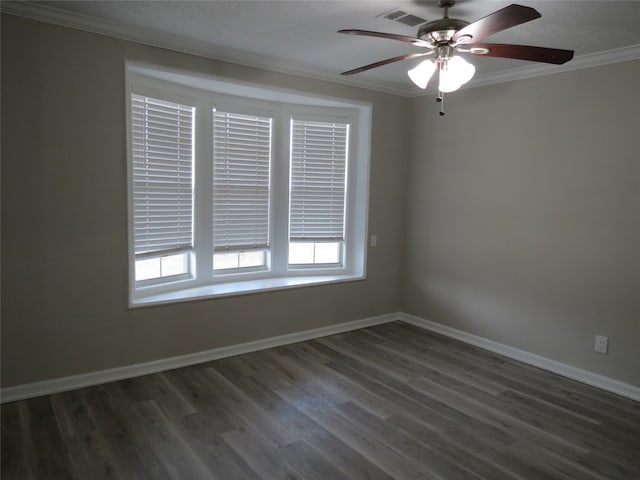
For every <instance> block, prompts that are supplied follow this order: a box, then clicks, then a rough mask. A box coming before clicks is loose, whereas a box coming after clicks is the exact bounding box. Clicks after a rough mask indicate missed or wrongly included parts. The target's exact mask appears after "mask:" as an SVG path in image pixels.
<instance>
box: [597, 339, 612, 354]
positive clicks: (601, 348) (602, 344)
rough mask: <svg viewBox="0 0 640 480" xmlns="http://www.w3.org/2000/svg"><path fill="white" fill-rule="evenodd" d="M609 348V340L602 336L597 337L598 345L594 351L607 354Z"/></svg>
mask: <svg viewBox="0 0 640 480" xmlns="http://www.w3.org/2000/svg"><path fill="white" fill-rule="evenodd" d="M608 348H609V338H608V337H603V336H602V335H596V344H595V346H594V347H593V349H594V350H595V351H596V352H598V353H604V354H606V353H607V349H608Z"/></svg>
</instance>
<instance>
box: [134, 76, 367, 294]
mask: <svg viewBox="0 0 640 480" xmlns="http://www.w3.org/2000/svg"><path fill="white" fill-rule="evenodd" d="M127 87H128V98H127V106H128V109H127V111H128V119H127V126H128V141H129V154H128V188H129V202H128V203H129V246H130V247H129V248H130V275H129V278H130V304H131V305H132V306H136V305H147V304H156V303H163V302H175V301H181V300H187V299H191V298H199V297H215V296H219V295H233V294H239V293H247V292H254V291H262V290H269V289H278V288H290V287H295V286H302V285H310V284H317V283H326V282H336V281H348V280H357V279H362V278H364V265H365V255H366V214H367V183H368V154H369V148H368V146H369V123H370V115H371V111H370V110H371V108H370V106H368V105H366V104H359V103H356V102H349V101H344V100H339V99H329V98H322V97H316V96H307V95H305V94H302V93H299V92H291V91H287V92H285V91H281V90H278V91H275V90H269V89H266V88H265V87H259V86H249V85H245V84H243V85H237V84H233V83H230V82H227V81H222V80H219V79H213V78H211V79H203V78H201V77H191V76H189V75H188V74H176V73H171V72H162V71H159V70H154V69H149V68H148V67H138V66H131V65H129V66H128V68H127Z"/></svg>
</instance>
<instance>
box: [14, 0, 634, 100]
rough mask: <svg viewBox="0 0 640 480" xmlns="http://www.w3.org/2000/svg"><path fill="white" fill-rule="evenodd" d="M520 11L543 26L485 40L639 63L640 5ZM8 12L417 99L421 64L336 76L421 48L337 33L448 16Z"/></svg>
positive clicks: (356, 7)
mask: <svg viewBox="0 0 640 480" xmlns="http://www.w3.org/2000/svg"><path fill="white" fill-rule="evenodd" d="M511 3H514V2H510V1H498V0H495V1H479V0H462V1H458V2H457V4H456V5H455V6H454V7H453V8H452V9H451V11H450V16H451V17H456V18H462V19H464V20H467V21H470V22H472V21H474V20H477V19H479V18H481V17H483V16H485V15H487V14H489V13H491V12H493V11H495V10H498V9H500V8H503V7H505V6H507V5H509V4H511ZM517 3H520V4H524V5H527V6H530V7H533V8H535V9H537V10H538V11H539V12H540V13H541V14H542V18H540V19H537V20H534V21H532V22H529V23H526V24H523V25H520V26H516V27H513V28H511V29H509V30H506V31H503V32H501V33H498V34H496V35H493V36H491V37H489V38H487V39H486V40H485V41H489V42H499V43H517V44H525V45H538V46H544V47H555V48H565V49H571V50H575V51H576V56H577V57H576V59H575V60H573V61H572V62H576V61H577V62H578V64H579V63H580V61H581V60H582V62H583V63H584V59H586V58H590V57H593V55H590V54H595V53H599V52H605V51H607V52H608V51H611V50H618V49H621V48H623V47H630V46H635V47H637V48H631V49H629V48H627V49H626V50H625V52H627V53H626V57H624V58H627V57H628V56H629V55H631V56H632V57H634V58H637V57H640V53H638V52H640V1H589V0H587V1H578V0H573V1H551V0H543V1H529V0H522V1H519V2H517ZM2 8H3V11H7V12H9V13H18V14H22V15H26V16H31V17H33V18H39V19H42V20H48V21H54V22H56V23H62V24H66V25H73V26H79V27H81V28H88V29H89V30H93V31H98V32H101V33H112V34H114V35H117V36H120V37H124V38H130V39H135V40H139V41H144V42H147V43H152V44H156V45H160V46H164V47H169V48H175V49H178V50H182V51H190V52H193V53H198V54H201V55H206V56H210V57H213V58H219V59H223V60H230V61H236V62H239V63H244V64H248V65H255V66H260V67H266V68H271V69H274V70H279V71H285V72H292V73H301V74H306V75H314V76H319V77H321V78H326V79H333V80H336V81H342V82H345V83H351V84H359V85H363V86H369V87H372V88H377V89H380V90H386V91H391V92H394V93H401V94H406V95H413V94H416V93H418V92H420V91H419V90H418V89H417V88H416V87H414V86H413V85H412V84H411V82H410V81H409V79H408V77H407V75H406V71H407V69H408V68H410V67H411V66H412V65H414V64H415V63H417V62H418V61H419V60H413V61H405V62H400V63H396V64H392V65H387V66H384V67H380V68H377V69H374V70H371V71H368V72H364V73H361V74H358V75H356V76H353V77H348V78H347V77H341V76H340V75H339V73H340V72H342V71H345V70H349V69H351V68H354V67H358V66H361V65H365V64H368V63H372V62H375V61H378V60H382V59H385V58H388V57H393V56H396V55H401V54H404V53H409V52H412V51H418V50H420V49H418V48H417V47H413V46H411V45H407V44H404V43H401V42H394V41H392V40H385V39H378V38H369V37H356V36H351V35H339V34H338V33H336V32H337V30H339V29H344V28H358V29H364V30H376V31H383V32H390V33H398V34H402V35H411V36H415V34H416V32H417V28H418V27H409V26H405V25H403V24H401V23H398V22H394V21H391V20H388V19H386V18H384V17H383V16H382V14H383V13H385V12H388V11H390V10H393V9H396V8H400V9H402V10H404V11H406V12H409V13H412V14H414V15H417V16H419V17H421V18H424V19H425V20H434V19H437V18H440V17H441V16H442V10H441V9H440V8H439V7H438V3H437V2H436V1H418V0H391V1H378V0H376V1H370V0H355V1H346V0H342V1H335V0H306V1H305V0H289V1H274V0H257V1H250V0H235V1H220V0H214V1H100V0H96V1H41V2H10V1H3V2H2ZM629 52H631V53H629ZM614 56H615V55H614ZM618 56H620V55H618ZM473 63H474V64H475V65H476V67H477V73H476V80H475V82H476V84H482V83H489V81H490V80H491V79H494V80H499V79H501V78H503V77H504V78H508V77H509V75H511V76H514V75H515V76H517V74H518V72H521V73H524V74H526V72H527V69H530V70H531V68H532V67H535V68H536V69H537V70H535V72H541V73H544V72H552V71H554V70H553V69H559V67H556V66H546V65H545V66H544V67H540V64H532V63H529V62H523V61H515V60H507V59H496V58H474V59H473ZM570 63H571V62H570ZM567 65H569V64H567ZM541 68H542V70H541ZM533 71H534V70H532V72H533ZM538 74H539V73H538ZM524 76H526V75H524ZM483 79H484V82H483Z"/></svg>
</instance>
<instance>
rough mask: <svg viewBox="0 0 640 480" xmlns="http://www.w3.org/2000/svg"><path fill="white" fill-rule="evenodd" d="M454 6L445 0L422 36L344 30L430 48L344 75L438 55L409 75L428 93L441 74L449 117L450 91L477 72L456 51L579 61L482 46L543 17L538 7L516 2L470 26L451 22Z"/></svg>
mask: <svg viewBox="0 0 640 480" xmlns="http://www.w3.org/2000/svg"><path fill="white" fill-rule="evenodd" d="M454 4H455V2H454V1H453V0H441V1H440V7H441V8H443V9H444V17H443V18H441V19H438V20H433V21H431V22H427V23H425V24H423V25H422V26H421V27H420V28H419V29H418V35H417V37H409V36H405V35H397V34H392V33H383V32H372V31H368V30H357V29H350V30H340V31H338V33H346V34H351V35H363V36H369V37H378V38H386V39H390V40H397V41H401V42H405V43H408V44H410V45H413V46H416V47H419V48H426V49H429V51H428V52H422V53H409V54H405V55H400V56H397V57H393V58H388V59H386V60H381V61H379V62H375V63H371V64H369V65H364V66H362V67H359V68H355V69H353V70H349V71H346V72H343V73H342V75H353V74H355V73H360V72H364V71H366V70H370V69H372V68H376V67H381V66H383V65H387V64H390V63H394V62H398V61H401V60H408V59H412V58H416V57H422V56H425V55H434V58H433V59H432V60H431V59H428V60H423V61H422V62H420V63H419V64H418V65H416V66H415V67H414V68H411V69H410V70H409V71H408V72H407V74H408V75H409V78H410V79H411V81H412V82H413V83H414V84H416V85H417V86H418V87H419V88H422V89H425V88H427V85H428V84H429V80H431V78H432V77H433V75H434V74H435V72H436V70H437V71H438V77H439V78H438V98H437V100H438V102H440V105H441V107H440V115H441V116H442V115H444V101H443V99H444V93H450V92H454V91H456V90H458V89H459V88H460V87H461V86H462V85H464V84H465V83H467V82H468V81H469V80H471V79H472V78H473V75H474V74H475V70H476V69H475V66H474V65H472V64H471V63H469V62H467V61H466V60H465V59H464V58H462V57H461V56H460V55H456V53H470V54H471V55H474V56H486V57H501V58H512V59H516V60H528V61H532V62H543V63H552V64H556V65H561V64H563V63H566V62H568V61H569V60H571V59H572V58H573V54H574V52H573V50H561V49H557V48H546V47H534V46H529V45H512V44H499V43H477V42H479V41H480V40H482V39H483V38H485V37H488V36H489V35H492V34H494V33H497V32H501V31H502V30H506V29H507V28H510V27H514V26H516V25H520V24H523V23H526V22H530V21H531V20H535V19H536V18H540V16H541V15H540V13H538V12H537V11H536V10H534V9H533V8H530V7H525V6H522V5H516V4H512V5H509V6H507V7H505V8H503V9H501V10H497V11H495V12H493V13H491V14H489V15H487V16H486V17H483V18H481V19H480V20H477V21H475V22H473V23H469V22H467V21H465V20H460V19H457V18H449V8H450V7H452V6H453V5H454Z"/></svg>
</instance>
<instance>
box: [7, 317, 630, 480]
mask: <svg viewBox="0 0 640 480" xmlns="http://www.w3.org/2000/svg"><path fill="white" fill-rule="evenodd" d="M1 413H2V464H1V467H0V468H1V471H2V478H3V480H4V479H5V478H6V479H11V480H13V479H15V480H41V479H44V480H48V479H69V480H76V479H78V480H84V479H90V480H101V479H110V480H120V479H122V480H144V479H153V480H163V479H171V480H173V479H180V480H183V479H206V480H209V479H211V480H262V479H264V480H273V479H290V480H293V479H296V480H297V479H300V480H317V479H323V480H324V479H326V480H346V479H349V480H402V479H420V480H424V479H426V480H640V454H639V453H638V452H640V403H639V402H634V401H633V400H630V399H628V398H623V397H620V396H617V395H615V394H613V393H610V392H604V391H602V390H599V389H597V388H594V387H592V386H590V385H585V384H582V383H579V382H576V381H574V380H570V379H567V378H563V377H561V376H559V375H555V374H552V373H549V372H545V371H543V370H540V369H538V368H535V367H532V366H530V365H525V364H522V363H519V362H517V361H515V360H512V359H509V358H505V357H502V356H500V355H498V354H495V353H493V352H488V351H486V350H482V349H480V348H477V347H474V346H472V345H469V344H465V343H462V342H460V341H457V340H455V339H452V338H449V337H445V336H443V335H440V334H436V333H433V332H429V331H426V330H423V329H420V328H418V327H416V326H413V325H407V324H404V323H402V322H391V323H387V324H383V325H377V326H373V327H369V328H366V329H362V330H357V331H352V332H345V333H341V334H338V335H333V336H329V337H323V338H320V339H316V340H309V341H305V342H300V343H296V344H292V345H285V346H281V347H276V348H272V349H268V350H263V351H259V352H253V353H248V354H245V355H239V356H235V357H229V358H224V359H220V360H216V361H212V362H207V363H203V364H200V365H195V366H191V367H185V368H180V369H176V370H172V371H167V372H163V373H156V374H153V375H148V376H143V377H138V378H132V379H128V380H123V381H119V382H113V383H109V384H105V385H100V386H96V387H88V388H83V389H78V390H75V391H70V392H63V393H58V394H55V395H50V396H44V397H40V398H34V399H30V400H23V401H19V402H13V403H8V404H5V405H2V412H1Z"/></svg>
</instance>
